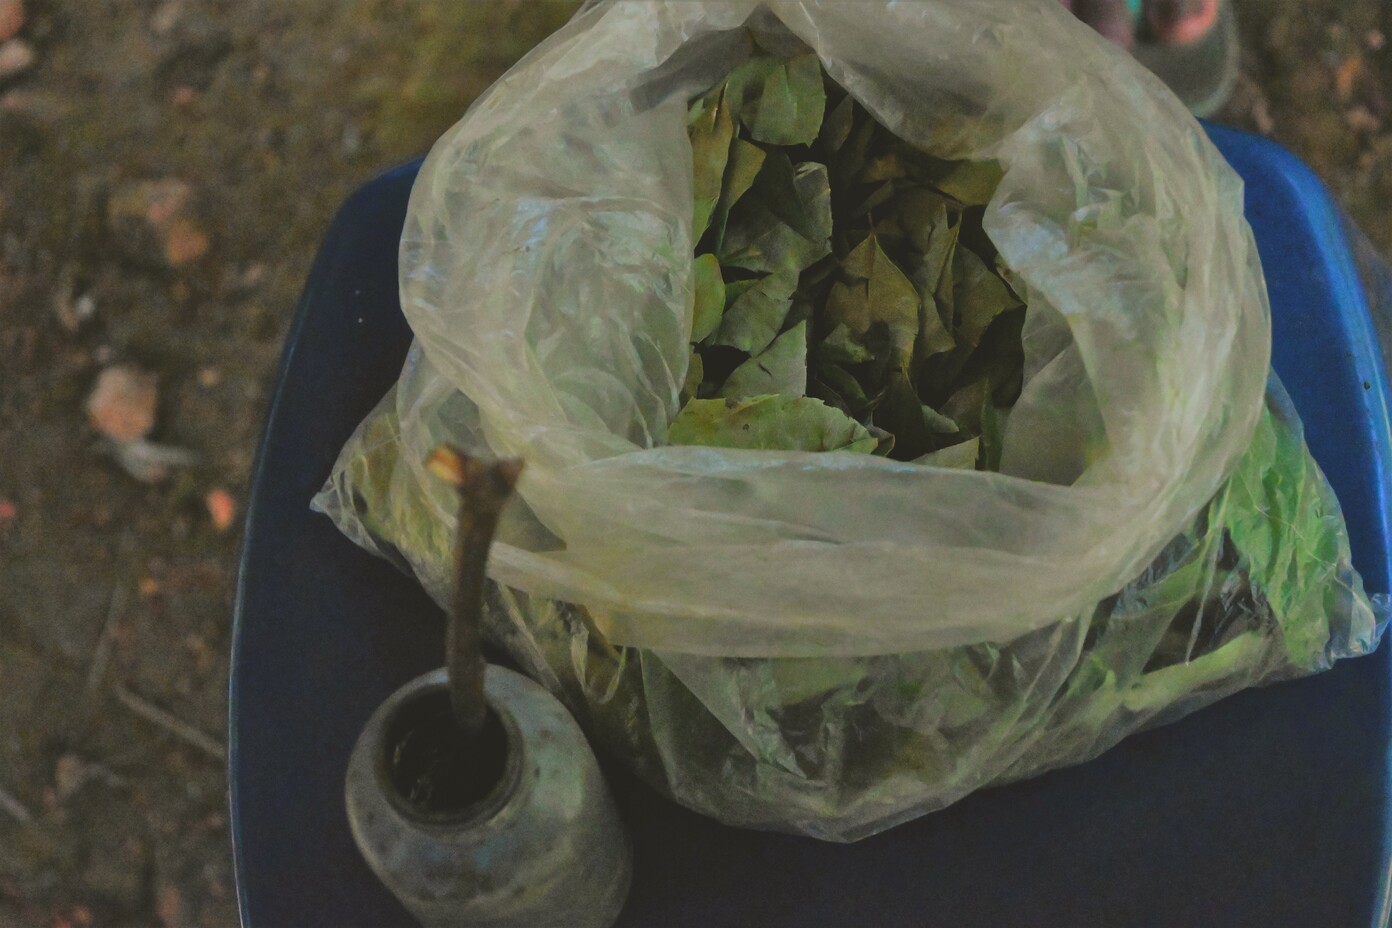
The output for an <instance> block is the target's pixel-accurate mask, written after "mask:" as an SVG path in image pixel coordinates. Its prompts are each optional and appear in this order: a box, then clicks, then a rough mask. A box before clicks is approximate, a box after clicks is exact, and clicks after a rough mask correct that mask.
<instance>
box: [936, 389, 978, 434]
mask: <svg viewBox="0 0 1392 928" xmlns="http://www.w3.org/2000/svg"><path fill="white" fill-rule="evenodd" d="M989 397H990V384H988V383H987V382H986V381H985V380H975V381H972V382H971V383H970V384H968V385H967V386H965V387H963V388H962V389H960V390H958V391H957V392H956V393H954V394H952V395H951V396H950V397H948V398H947V402H945V403H943V404H942V409H941V410H940V411H941V412H942V413H943V415H946V416H948V417H949V418H951V419H952V420H953V421H954V422H956V423H957V425H958V426H959V427H960V428H961V430H962V432H963V433H964V434H966V435H980V434H981V407H982V406H983V405H984V404H985V402H986V400H987V399H988V398H989Z"/></svg>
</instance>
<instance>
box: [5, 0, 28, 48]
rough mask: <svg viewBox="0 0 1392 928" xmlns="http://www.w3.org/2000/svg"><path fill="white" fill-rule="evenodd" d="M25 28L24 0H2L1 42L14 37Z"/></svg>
mask: <svg viewBox="0 0 1392 928" xmlns="http://www.w3.org/2000/svg"><path fill="white" fill-rule="evenodd" d="M23 28H24V0H0V42H4V41H7V40H9V39H13V38H14V37H15V36H17V35H19V30H21V29H23Z"/></svg>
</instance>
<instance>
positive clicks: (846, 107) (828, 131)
mask: <svg viewBox="0 0 1392 928" xmlns="http://www.w3.org/2000/svg"><path fill="white" fill-rule="evenodd" d="M855 106H856V102H855V99H854V98H853V97H852V96H851V95H850V94H846V95H845V96H844V97H842V98H841V102H839V103H837V104H836V105H835V106H834V107H832V108H831V109H829V110H828V111H827V114H826V119H824V120H823V121H822V128H821V131H820V132H819V133H818V134H817V141H818V142H819V143H821V145H822V146H823V147H825V148H826V149H827V150H828V151H833V152H834V151H836V150H837V149H839V148H840V147H841V146H842V145H845V144H846V139H847V138H849V137H850V134H851V128H852V127H853V126H854V125H855Z"/></svg>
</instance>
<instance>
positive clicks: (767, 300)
mask: <svg viewBox="0 0 1392 928" xmlns="http://www.w3.org/2000/svg"><path fill="white" fill-rule="evenodd" d="M733 286H734V285H733V284H732V285H731V288H733ZM796 286H797V280H796V279H795V278H791V277H787V276H781V275H778V274H770V275H768V276H767V277H764V278H762V279H761V280H758V281H755V282H754V284H753V285H752V286H750V287H748V288H747V289H745V290H744V292H743V293H742V294H741V295H740V296H739V297H738V298H737V299H735V300H734V302H732V303H730V305H729V306H727V307H726V309H725V316H724V318H722V319H721V321H720V329H719V331H718V332H717V333H716V335H715V339H714V341H715V344H717V345H727V346H729V347H731V348H738V349H739V350H741V351H744V352H747V353H748V354H750V355H757V354H759V353H760V352H762V351H763V350H764V349H765V348H767V347H768V346H769V345H770V344H772V343H773V340H774V338H776V337H777V336H778V333H779V332H780V331H782V329H783V322H784V320H785V319H787V318H788V311H789V309H790V308H791V307H792V303H793V288H794V287H796Z"/></svg>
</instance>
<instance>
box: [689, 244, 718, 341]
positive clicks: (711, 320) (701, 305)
mask: <svg viewBox="0 0 1392 928" xmlns="http://www.w3.org/2000/svg"><path fill="white" fill-rule="evenodd" d="M692 290H693V291H694V293H695V300H694V308H693V310H692V314H691V340H692V341H693V342H703V341H705V340H706V339H707V338H709V337H710V335H711V333H713V332H714V331H715V330H716V329H718V328H719V327H720V318H721V316H723V315H724V314H725V280H724V278H722V277H721V275H720V262H719V261H718V260H717V259H716V257H715V255H698V256H697V257H696V260H695V262H693V264H692Z"/></svg>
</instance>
